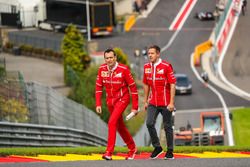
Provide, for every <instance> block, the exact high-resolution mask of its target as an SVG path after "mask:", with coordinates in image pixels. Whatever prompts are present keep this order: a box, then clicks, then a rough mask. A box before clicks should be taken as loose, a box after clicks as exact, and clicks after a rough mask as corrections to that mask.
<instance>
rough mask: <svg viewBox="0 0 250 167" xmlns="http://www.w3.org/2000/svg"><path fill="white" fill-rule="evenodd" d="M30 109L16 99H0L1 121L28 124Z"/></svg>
mask: <svg viewBox="0 0 250 167" xmlns="http://www.w3.org/2000/svg"><path fill="white" fill-rule="evenodd" d="M28 116H29V112H28V108H27V107H26V106H25V105H24V104H23V103H21V102H19V101H17V100H16V99H8V100H5V99H4V98H2V97H0V120H1V121H9V122H19V123H24V122H28V118H29V117H28Z"/></svg>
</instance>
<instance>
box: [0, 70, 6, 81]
mask: <svg viewBox="0 0 250 167" xmlns="http://www.w3.org/2000/svg"><path fill="white" fill-rule="evenodd" d="M5 75H6V71H5V68H3V67H0V79H1V78H4V77H5Z"/></svg>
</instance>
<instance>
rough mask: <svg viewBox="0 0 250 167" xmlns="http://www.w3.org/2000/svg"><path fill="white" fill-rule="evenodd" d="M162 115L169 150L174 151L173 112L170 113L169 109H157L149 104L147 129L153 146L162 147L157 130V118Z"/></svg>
mask: <svg viewBox="0 0 250 167" xmlns="http://www.w3.org/2000/svg"><path fill="white" fill-rule="evenodd" d="M159 113H161V115H162V117H163V125H164V130H165V134H166V140H167V149H168V150H173V148H174V146H173V127H172V112H170V111H169V110H168V109H167V107H156V106H154V105H151V104H149V106H148V109H147V122H146V124H147V128H148V132H149V135H150V137H151V140H152V145H153V146H154V147H160V146H161V145H160V141H159V137H158V135H157V132H156V129H155V122H156V119H157V116H158V115H159Z"/></svg>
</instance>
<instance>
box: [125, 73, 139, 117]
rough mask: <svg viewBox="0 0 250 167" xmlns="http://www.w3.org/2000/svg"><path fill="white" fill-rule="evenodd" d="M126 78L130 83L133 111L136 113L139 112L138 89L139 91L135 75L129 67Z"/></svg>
mask: <svg viewBox="0 0 250 167" xmlns="http://www.w3.org/2000/svg"><path fill="white" fill-rule="evenodd" d="M125 80H126V82H127V84H128V87H129V89H130V93H131V96H132V111H133V112H134V113H137V111H138V91H137V87H136V84H135V81H134V79H133V76H132V74H131V72H130V71H129V69H127V71H126V74H125Z"/></svg>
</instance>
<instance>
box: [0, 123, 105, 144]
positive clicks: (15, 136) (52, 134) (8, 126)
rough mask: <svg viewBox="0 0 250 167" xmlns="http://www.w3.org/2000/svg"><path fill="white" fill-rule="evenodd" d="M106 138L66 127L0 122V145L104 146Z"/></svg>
mask: <svg viewBox="0 0 250 167" xmlns="http://www.w3.org/2000/svg"><path fill="white" fill-rule="evenodd" d="M104 145H106V139H104V138H102V137H99V136H97V135H95V134H91V133H89V132H85V131H83V130H77V129H72V128H66V127H56V126H48V125H35V124H22V123H9V122H0V147H6V146H8V147H9V146H11V147H21V146H22V147H23V146H31V147H52V146H53V147H57V146H104Z"/></svg>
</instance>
